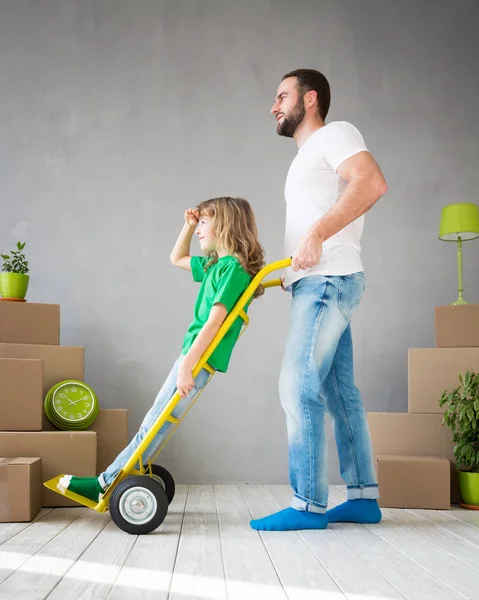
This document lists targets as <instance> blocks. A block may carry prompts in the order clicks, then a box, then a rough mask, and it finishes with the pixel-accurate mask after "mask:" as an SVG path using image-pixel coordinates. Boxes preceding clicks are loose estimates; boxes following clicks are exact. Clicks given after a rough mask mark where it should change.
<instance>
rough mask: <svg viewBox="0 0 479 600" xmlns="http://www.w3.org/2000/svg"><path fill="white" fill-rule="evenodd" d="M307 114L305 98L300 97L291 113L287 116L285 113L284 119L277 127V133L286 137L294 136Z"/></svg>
mask: <svg viewBox="0 0 479 600" xmlns="http://www.w3.org/2000/svg"><path fill="white" fill-rule="evenodd" d="M305 114H306V110H305V108H304V102H303V99H302V98H300V99H299V100H298V102H297V104H296V106H295V107H294V108H293V109H292V110H291V112H290V113H289V115H288V116H287V117H286V115H285V116H284V117H283V121H282V122H281V123H279V124H278V127H277V128H276V132H277V134H278V135H282V136H284V137H293V135H294V132H295V131H296V129H297V128H298V126H299V125H301V123H302V121H303V119H304V115H305Z"/></svg>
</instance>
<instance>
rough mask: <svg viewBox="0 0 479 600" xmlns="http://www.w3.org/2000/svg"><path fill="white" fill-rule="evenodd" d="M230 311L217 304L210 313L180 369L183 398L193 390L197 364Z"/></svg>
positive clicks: (178, 382)
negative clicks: (194, 372) (194, 368)
mask: <svg viewBox="0 0 479 600" xmlns="http://www.w3.org/2000/svg"><path fill="white" fill-rule="evenodd" d="M227 315H228V311H227V310H226V306H225V305H224V304H220V303H217V304H215V305H214V306H213V308H212V309H211V311H210V315H209V317H208V320H207V321H206V323H205V324H204V325H203V327H202V328H201V331H200V332H199V334H198V335H197V337H196V339H195V341H194V342H193V344H192V345H191V348H190V349H189V350H188V352H187V353H186V355H185V357H184V359H183V361H182V363H181V365H180V368H179V370H178V377H177V381H176V385H177V388H178V391H179V392H180V394H181V396H186V395H187V394H189V392H190V391H191V390H192V389H193V386H194V384H195V382H194V379H193V375H192V371H193V367H194V366H195V364H196V363H197V362H198V360H199V359H200V358H201V355H202V354H203V352H204V351H205V350H206V348H208V346H209V345H210V343H211V342H212V341H213V338H214V337H215V335H216V334H217V333H218V331H219V329H220V327H221V325H222V324H223V321H224V320H225V319H226V317H227Z"/></svg>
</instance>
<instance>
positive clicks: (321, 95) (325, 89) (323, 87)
mask: <svg viewBox="0 0 479 600" xmlns="http://www.w3.org/2000/svg"><path fill="white" fill-rule="evenodd" d="M288 77H296V79H297V82H298V89H299V93H300V94H301V96H304V94H306V92H311V91H312V90H314V91H315V92H316V94H317V95H318V111H319V114H320V116H321V118H322V119H323V121H325V120H326V116H327V114H328V112H329V106H330V104H331V89H330V87H329V82H328V80H327V79H326V77H325V76H324V75H323V74H322V73H320V72H319V71H315V70H314V69H296V70H295V71H291V72H289V73H286V75H284V76H283V79H282V80H281V81H284V80H285V79H288Z"/></svg>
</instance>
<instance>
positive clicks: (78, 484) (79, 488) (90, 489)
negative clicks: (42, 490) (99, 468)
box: [59, 475, 105, 502]
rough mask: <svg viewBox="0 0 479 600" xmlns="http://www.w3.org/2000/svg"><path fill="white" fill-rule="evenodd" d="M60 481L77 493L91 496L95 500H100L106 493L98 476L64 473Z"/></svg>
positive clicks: (87, 496)
mask: <svg viewBox="0 0 479 600" xmlns="http://www.w3.org/2000/svg"><path fill="white" fill-rule="evenodd" d="M59 483H60V485H62V486H63V487H64V488H66V489H68V490H70V491H72V492H74V493H75V494H79V495H80V496H84V497H85V498H89V499H90V500H93V501H94V502H99V500H100V496H101V495H102V494H104V493H105V490H104V489H103V488H102V487H101V485H100V482H99V481H98V477H73V476H72V475H64V476H63V477H62V478H61V479H60V482H59Z"/></svg>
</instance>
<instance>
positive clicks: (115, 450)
mask: <svg viewBox="0 0 479 600" xmlns="http://www.w3.org/2000/svg"><path fill="white" fill-rule="evenodd" d="M42 428H43V430H44V431H57V429H56V428H55V426H54V425H52V423H50V421H49V420H48V419H47V417H46V415H45V412H43V427H42ZM86 431H94V432H95V433H96V435H97V459H96V474H97V475H99V474H100V473H102V472H103V471H104V470H105V469H106V468H107V467H108V466H109V465H111V463H112V462H113V461H114V460H115V458H116V457H117V456H118V454H119V453H120V452H121V451H122V450H123V449H124V448H125V447H126V446H127V444H128V410H127V409H126V408H101V409H100V412H99V413H98V417H97V418H96V419H95V422H94V423H93V425H92V426H91V427H89V428H88V429H87V430H86Z"/></svg>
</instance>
